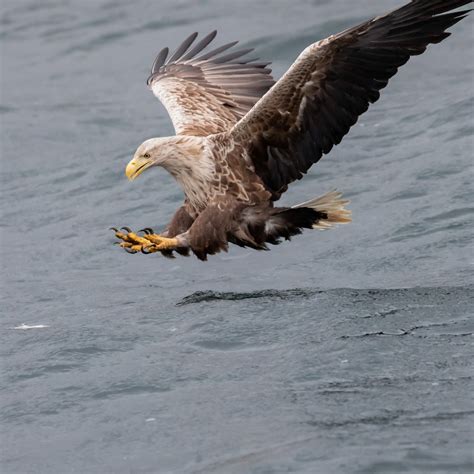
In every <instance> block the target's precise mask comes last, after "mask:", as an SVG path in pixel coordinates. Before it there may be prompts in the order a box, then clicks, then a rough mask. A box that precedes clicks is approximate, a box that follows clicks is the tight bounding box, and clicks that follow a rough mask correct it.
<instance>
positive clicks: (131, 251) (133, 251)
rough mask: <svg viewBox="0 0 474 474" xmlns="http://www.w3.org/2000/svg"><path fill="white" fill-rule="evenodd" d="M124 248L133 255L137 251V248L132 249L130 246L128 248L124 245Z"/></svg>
mask: <svg viewBox="0 0 474 474" xmlns="http://www.w3.org/2000/svg"><path fill="white" fill-rule="evenodd" d="M124 249H125V252H127V253H130V254H132V255H133V254H134V253H137V251H136V250H132V249H129V248H127V247H124Z"/></svg>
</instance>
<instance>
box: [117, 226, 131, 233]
mask: <svg viewBox="0 0 474 474" xmlns="http://www.w3.org/2000/svg"><path fill="white" fill-rule="evenodd" d="M120 230H124V231H125V232H128V233H129V234H130V232H132V229H130V227H121V228H120Z"/></svg>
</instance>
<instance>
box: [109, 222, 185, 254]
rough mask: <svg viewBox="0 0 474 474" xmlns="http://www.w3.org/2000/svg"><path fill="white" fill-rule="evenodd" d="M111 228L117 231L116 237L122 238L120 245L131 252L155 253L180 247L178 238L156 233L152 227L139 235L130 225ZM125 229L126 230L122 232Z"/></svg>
mask: <svg viewBox="0 0 474 474" xmlns="http://www.w3.org/2000/svg"><path fill="white" fill-rule="evenodd" d="M111 230H113V231H115V237H117V238H118V239H120V240H121V242H120V243H119V245H120V247H122V248H123V249H125V250H126V251H127V252H129V253H137V252H143V253H146V254H148V253H155V252H161V251H162V250H175V249H176V248H177V247H178V240H177V239H174V238H173V239H168V238H167V237H162V236H161V235H159V234H154V233H153V230H152V229H150V228H147V229H143V230H141V231H139V232H144V234H143V235H139V234H137V233H135V232H132V230H131V229H130V228H128V227H122V228H121V229H120V230H118V229H116V228H115V227H113V228H112V229H111ZM122 230H123V231H125V232H122Z"/></svg>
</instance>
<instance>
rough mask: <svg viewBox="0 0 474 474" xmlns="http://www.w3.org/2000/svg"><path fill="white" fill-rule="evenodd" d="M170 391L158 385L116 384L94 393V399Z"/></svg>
mask: <svg viewBox="0 0 474 474" xmlns="http://www.w3.org/2000/svg"><path fill="white" fill-rule="evenodd" d="M169 391H170V388H169V387H160V386H158V385H134V384H115V385H112V386H110V387H109V388H108V389H106V390H99V391H94V392H93V393H92V398H95V399H113V398H117V397H126V396H134V395H147V394H154V393H165V392H169Z"/></svg>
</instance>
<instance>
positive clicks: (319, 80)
mask: <svg viewBox="0 0 474 474" xmlns="http://www.w3.org/2000/svg"><path fill="white" fill-rule="evenodd" d="M471 1H472V0H412V1H411V3H409V4H408V5H406V6H404V7H402V8H399V9H398V10H395V11H393V12H391V13H388V14H386V15H384V16H380V17H377V18H374V19H372V20H370V21H368V22H365V23H363V24H361V25H359V26H357V27H355V28H351V29H348V30H346V31H344V32H342V33H340V34H337V35H334V36H331V37H329V38H328V39H325V40H323V41H320V42H318V43H315V44H313V45H311V46H309V47H308V48H306V49H305V50H304V51H303V53H302V54H301V55H300V56H299V57H298V59H297V60H296V61H295V63H294V64H293V65H292V66H291V67H290V69H289V70H288V71H287V72H286V74H285V75H284V76H283V77H282V78H281V79H280V80H279V81H278V82H277V84H276V85H275V86H274V87H273V88H272V90H271V91H270V92H269V93H268V94H266V95H265V96H264V97H263V98H262V99H261V100H260V101H259V102H258V103H257V104H256V105H255V107H253V109H252V110H251V111H250V112H249V113H248V114H247V115H246V116H245V117H244V118H243V119H242V120H240V121H239V122H238V123H237V124H236V125H235V127H234V128H233V130H232V131H231V137H232V138H233V139H234V140H235V141H237V142H240V143H241V144H242V146H244V147H246V149H247V152H248V155H249V157H250V159H251V161H252V162H253V165H254V167H255V171H256V173H257V174H258V175H259V176H260V177H261V178H262V179H263V181H264V182H265V184H266V186H267V187H268V189H269V190H271V191H272V192H273V195H274V198H275V199H277V198H279V196H280V195H281V193H282V192H284V191H285V190H286V189H287V187H288V184H289V183H291V182H292V181H294V180H296V179H300V178H301V177H302V176H303V174H304V173H306V172H307V171H308V169H309V168H310V167H311V165H312V164H314V163H316V162H317V161H318V160H319V159H320V158H321V157H322V156H323V155H324V154H327V153H329V152H330V151H331V149H332V147H333V146H334V145H337V144H338V143H340V142H341V140H342V138H343V137H344V135H346V134H347V133H348V131H349V129H350V128H351V127H352V126H353V125H354V124H355V123H356V122H357V120H358V117H359V116H360V115H361V114H363V113H364V112H365V111H367V109H368V108H369V104H371V103H373V102H375V101H377V100H378V99H379V97H380V92H379V91H380V90H381V89H383V88H384V87H385V86H386V85H387V84H388V81H389V79H390V78H391V77H392V76H394V75H395V74H396V72H397V70H398V68H399V67H400V66H402V65H403V64H405V63H406V62H407V61H408V60H409V58H410V56H412V55H418V54H421V53H423V52H424V51H425V49H426V47H427V46H428V45H429V44H430V43H439V42H440V41H442V40H443V39H444V38H446V37H447V36H449V34H450V33H447V32H446V29H447V28H449V27H450V26H453V25H454V24H455V23H457V22H458V21H460V20H461V19H462V18H464V16H466V14H467V13H468V11H456V12H451V10H454V9H455V8H458V7H461V6H463V5H467V4H468V3H471Z"/></svg>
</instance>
